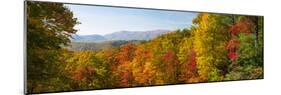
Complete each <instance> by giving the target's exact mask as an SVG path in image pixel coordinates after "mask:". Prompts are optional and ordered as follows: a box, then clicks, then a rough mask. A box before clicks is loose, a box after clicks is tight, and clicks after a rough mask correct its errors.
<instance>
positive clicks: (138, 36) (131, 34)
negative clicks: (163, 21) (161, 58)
mask: <svg viewBox="0 0 281 95" xmlns="http://www.w3.org/2000/svg"><path fill="white" fill-rule="evenodd" d="M168 32H170V30H164V29H157V30H150V31H118V32H113V33H110V34H106V35H98V34H91V35H77V34H74V35H72V41H74V42H103V41H115V40H125V41H129V40H150V39H153V38H155V37H157V36H160V35H162V34H165V33H168Z"/></svg>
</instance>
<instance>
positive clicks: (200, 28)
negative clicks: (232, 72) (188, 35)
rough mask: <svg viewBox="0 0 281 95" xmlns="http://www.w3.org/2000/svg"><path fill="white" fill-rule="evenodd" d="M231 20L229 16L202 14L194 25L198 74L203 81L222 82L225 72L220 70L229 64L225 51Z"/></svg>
mask: <svg viewBox="0 0 281 95" xmlns="http://www.w3.org/2000/svg"><path fill="white" fill-rule="evenodd" d="M229 22H230V18H229V16H228V15H225V14H224V15H222V14H208V13H201V14H199V15H198V16H197V17H196V18H195V19H193V23H194V24H195V25H196V29H195V31H193V32H194V49H195V52H196V62H197V66H198V73H199V75H200V77H201V78H202V80H203V81H219V80H222V78H223V76H222V72H223V70H221V69H219V67H220V66H223V65H224V64H226V63H227V61H226V60H227V50H226V49H225V46H226V41H227V40H228V39H229V37H228V36H227V33H228V29H229V25H228V24H229Z"/></svg>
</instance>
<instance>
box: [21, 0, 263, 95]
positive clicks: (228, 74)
mask: <svg viewBox="0 0 281 95" xmlns="http://www.w3.org/2000/svg"><path fill="white" fill-rule="evenodd" d="M26 11H27V14H26V18H27V19H26V20H27V21H26V22H27V28H26V29H27V30H26V32H27V33H26V36H27V43H26V44H27V92H28V93H44V92H61V91H77V90H96V89H109V88H124V87H125V88H127V87H142V86H155V85H167V84H186V83H187V84H189V83H202V82H219V81H230V80H231V81H232V80H249V79H262V78H263V74H264V73H263V17H261V16H250V15H233V14H217V13H199V14H198V15H197V17H196V18H194V19H193V21H192V23H193V25H192V26H191V27H187V28H185V29H179V30H174V31H171V32H168V33H166V34H164V35H161V36H158V37H156V38H153V39H151V40H148V41H142V42H137V43H136V42H130V41H128V42H126V43H122V44H118V45H117V46H116V47H111V48H106V49H99V50H94V49H92V50H91V49H85V50H84V49H82V50H79V51H74V50H70V49H68V48H66V47H68V46H70V45H71V35H72V34H75V33H76V32H77V30H76V29H74V26H75V25H77V24H81V23H82V24H83V22H79V18H74V16H73V13H72V11H71V10H70V9H68V8H67V7H65V6H64V5H63V4H61V3H46V2H33V1H27V6H26ZM108 27H110V26H108ZM76 44H77V43H76Z"/></svg>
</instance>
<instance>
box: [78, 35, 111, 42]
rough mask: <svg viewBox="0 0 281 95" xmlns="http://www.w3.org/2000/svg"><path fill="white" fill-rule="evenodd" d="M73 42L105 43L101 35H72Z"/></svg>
mask: <svg viewBox="0 0 281 95" xmlns="http://www.w3.org/2000/svg"><path fill="white" fill-rule="evenodd" d="M72 38H73V41H75V42H101V41H106V40H107V39H106V38H104V37H103V36H102V35H76V34H74V35H72Z"/></svg>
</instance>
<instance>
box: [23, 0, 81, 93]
mask: <svg viewBox="0 0 281 95" xmlns="http://www.w3.org/2000/svg"><path fill="white" fill-rule="evenodd" d="M26 4H27V6H26V11H27V14H26V20H27V30H26V31H27V76H28V77H27V81H28V84H27V87H28V93H39V92H43V91H51V90H52V89H53V88H54V87H55V85H53V84H50V83H49V82H48V80H49V79H56V78H58V76H60V75H59V73H58V71H59V70H58V67H59V66H58V65H59V64H60V62H59V56H60V55H61V51H60V49H61V46H62V45H67V44H68V43H69V42H70V40H69V37H70V35H71V34H73V33H75V32H76V30H75V29H74V28H73V27H74V25H76V24H78V22H77V19H76V18H73V13H72V12H71V11H70V10H69V9H68V8H66V7H65V6H64V5H63V4H61V3H46V2H44V3H42V2H33V1H27V2H26ZM43 86H44V87H43ZM52 91H53V90H52Z"/></svg>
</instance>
